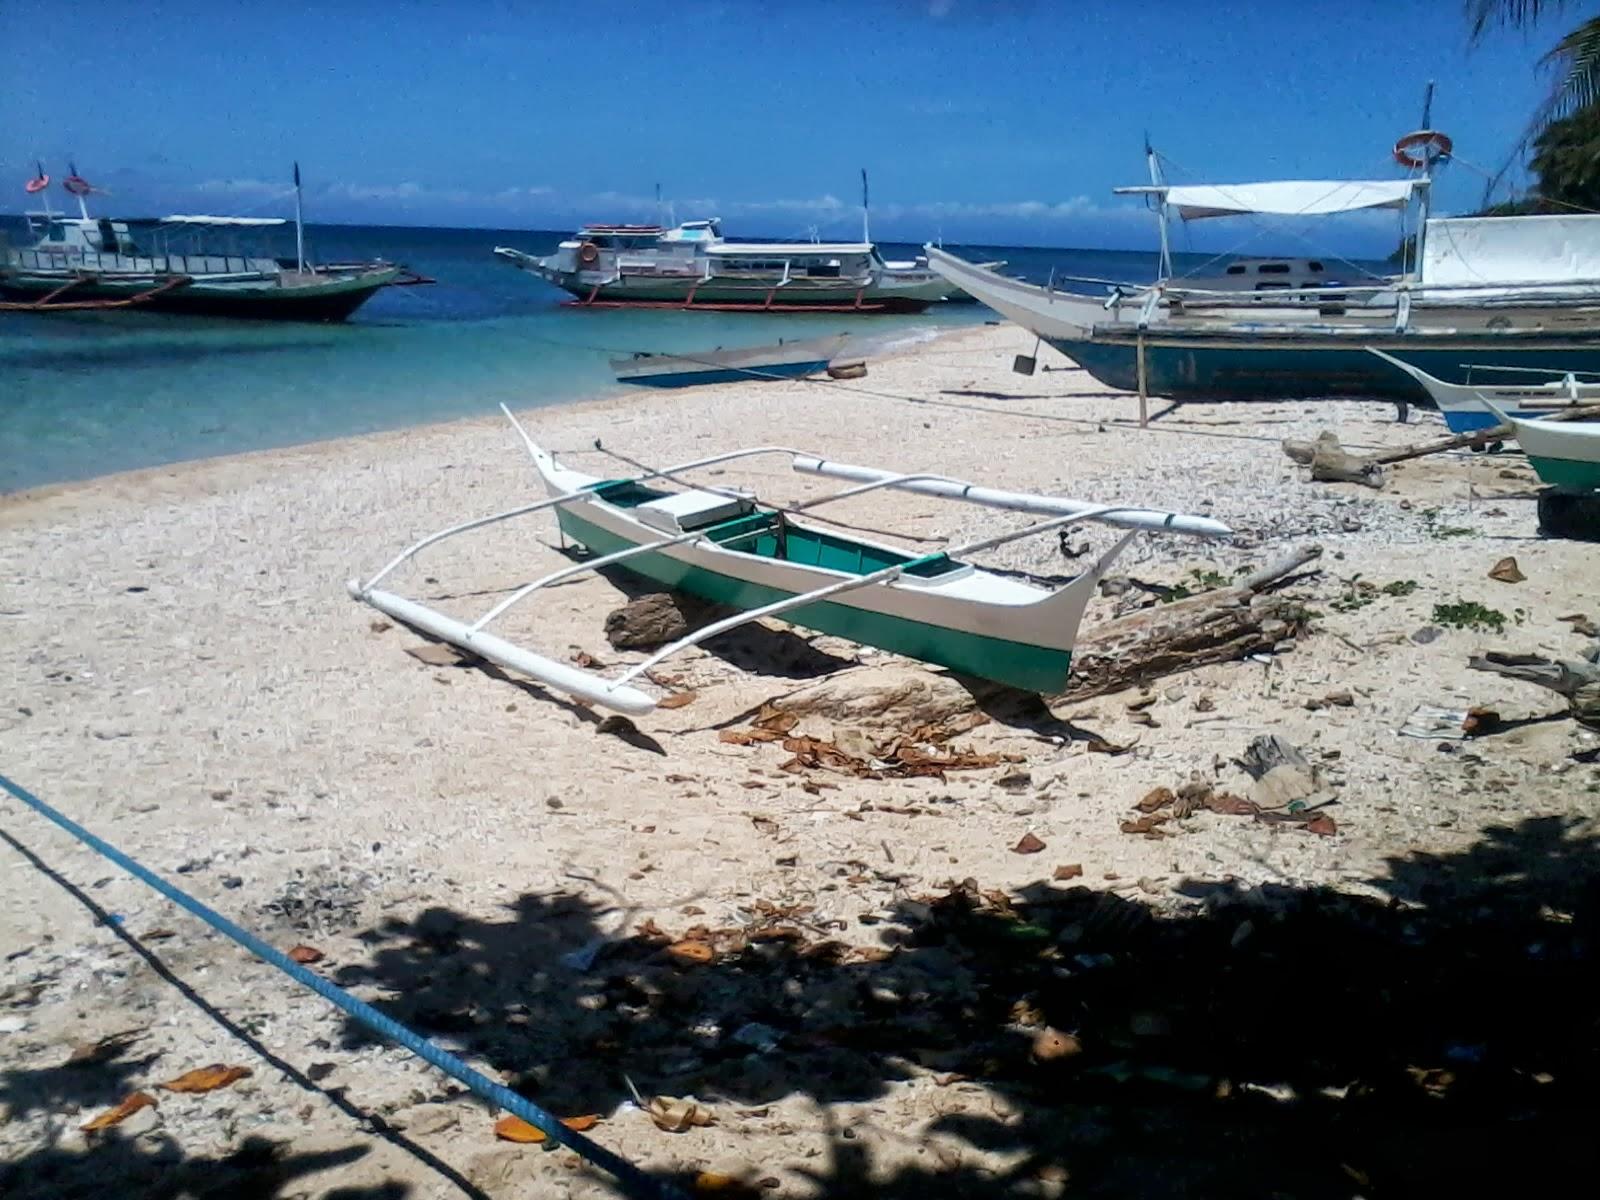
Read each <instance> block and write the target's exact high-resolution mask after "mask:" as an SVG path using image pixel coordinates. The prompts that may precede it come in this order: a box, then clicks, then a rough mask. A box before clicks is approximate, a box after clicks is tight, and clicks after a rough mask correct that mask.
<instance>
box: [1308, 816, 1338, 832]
mask: <svg viewBox="0 0 1600 1200" xmlns="http://www.w3.org/2000/svg"><path fill="white" fill-rule="evenodd" d="M1305 829H1306V832H1307V833H1316V834H1320V835H1321V836H1323V837H1332V836H1333V835H1334V834H1335V833H1337V832H1339V827H1338V826H1337V825H1335V824H1334V823H1333V818H1332V817H1330V816H1328V814H1327V813H1318V814H1317V815H1316V816H1314V817H1312V818H1311V820H1309V821H1307V822H1306V824H1305Z"/></svg>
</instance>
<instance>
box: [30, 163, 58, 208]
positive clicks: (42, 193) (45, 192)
mask: <svg viewBox="0 0 1600 1200" xmlns="http://www.w3.org/2000/svg"><path fill="white" fill-rule="evenodd" d="M33 165H34V166H35V167H37V168H38V170H39V174H38V175H37V176H36V178H38V179H43V180H44V181H45V186H44V187H42V188H40V189H39V198H40V199H41V200H43V201H44V219H45V220H46V221H53V220H55V217H56V214H55V213H54V212H53V211H52V210H51V208H50V187H49V183H50V177H49V176H48V175H46V174H45V173H44V164H43V163H42V162H40V161H39V160H38V159H34V162H33Z"/></svg>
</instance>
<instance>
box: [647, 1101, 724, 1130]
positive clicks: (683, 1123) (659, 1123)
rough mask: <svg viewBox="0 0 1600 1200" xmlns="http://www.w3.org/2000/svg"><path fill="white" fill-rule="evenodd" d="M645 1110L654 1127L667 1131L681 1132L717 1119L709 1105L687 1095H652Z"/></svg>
mask: <svg viewBox="0 0 1600 1200" xmlns="http://www.w3.org/2000/svg"><path fill="white" fill-rule="evenodd" d="M645 1111H646V1112H647V1113H649V1114H650V1119H651V1120H652V1121H654V1122H655V1125H656V1128H657V1129H662V1130H665V1131H666V1132H667V1133H683V1132H684V1131H685V1130H688V1129H693V1128H695V1127H696V1126H697V1125H710V1124H712V1123H713V1122H715V1121H716V1119H717V1117H716V1114H715V1113H714V1112H713V1111H712V1110H711V1109H710V1108H709V1107H707V1106H706V1105H703V1104H700V1103H699V1102H697V1101H696V1100H694V1099H692V1098H689V1097H685V1098H683V1099H679V1098H678V1097H676V1096H652V1097H651V1098H650V1103H649V1105H648V1106H647V1107H646V1108H645Z"/></svg>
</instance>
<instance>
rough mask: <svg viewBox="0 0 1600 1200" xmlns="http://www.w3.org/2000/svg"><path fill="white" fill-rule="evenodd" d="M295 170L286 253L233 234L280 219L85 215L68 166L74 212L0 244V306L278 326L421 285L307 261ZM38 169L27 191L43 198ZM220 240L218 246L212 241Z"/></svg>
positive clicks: (378, 265) (32, 220)
mask: <svg viewBox="0 0 1600 1200" xmlns="http://www.w3.org/2000/svg"><path fill="white" fill-rule="evenodd" d="M299 176H300V173H299V169H298V168H296V170H295V192H296V205H295V213H296V216H295V220H294V222H293V225H294V228H295V257H293V258H276V257H271V256H268V255H265V254H260V253H254V254H252V253H248V252H244V251H241V250H240V249H239V247H238V246H237V244H236V243H237V241H238V235H239V234H241V233H246V232H251V233H255V234H257V235H260V234H262V233H264V232H265V231H267V230H271V229H277V228H282V227H284V226H287V225H289V224H290V222H289V221H288V220H286V219H284V218H281V217H219V216H203V215H195V216H170V217H163V218H160V219H155V218H144V219H136V218H111V217H99V218H96V217H91V216H90V215H89V210H88V206H87V204H86V202H85V197H87V196H88V195H90V194H91V193H93V192H94V191H95V190H96V189H95V188H94V187H93V186H92V185H91V184H89V183H88V182H87V181H85V180H84V179H83V178H81V177H80V176H79V175H78V174H77V172H76V170H74V171H73V172H72V174H70V175H68V176H67V177H66V179H65V180H63V181H62V186H63V188H65V190H66V191H67V192H68V193H69V194H70V195H72V196H73V197H74V198H75V199H76V200H77V203H78V212H79V215H78V216H76V217H71V216H65V215H63V214H61V213H57V212H53V211H51V209H50V208H49V205H48V202H46V206H45V208H44V210H43V211H40V212H30V213H27V214H26V220H27V223H28V230H29V233H30V234H31V235H32V236H33V237H34V238H35V240H34V242H33V244H32V245H30V246H26V247H21V248H16V247H11V246H8V245H4V244H3V243H0V297H3V298H4V299H5V301H7V303H4V304H0V309H3V310H10V311H24V312H73V311H84V310H90V309H120V308H133V307H137V308H141V309H148V310H150V311H152V312H166V313H192V314H196V315H204V316H214V317H246V318H252V319H262V320H281V321H343V320H344V319H345V318H347V317H348V316H350V314H351V313H353V312H355V310H356V309H358V308H360V307H361V305H362V304H364V303H366V301H367V300H369V299H370V298H371V297H372V296H373V294H374V293H376V292H377V291H378V290H379V289H380V288H384V287H391V286H398V285H405V284H411V283H431V282H432V281H431V280H427V279H424V278H422V277H421V276H419V275H415V274H413V273H411V272H409V271H407V270H406V268H404V267H402V266H397V265H395V264H393V263H387V262H381V261H379V262H364V263H334V264H326V265H313V264H312V263H311V262H310V261H309V260H308V259H307V258H306V255H305V251H304V236H303V228H302V226H301V223H300V219H299V211H300V209H299V201H298V196H299ZM49 183H50V177H49V176H48V175H46V174H45V173H44V170H43V168H42V167H41V168H40V170H39V174H38V175H37V176H36V177H35V178H34V179H33V180H31V181H29V183H28V186H27V191H28V194H29V195H43V194H45V189H46V188H47V187H48V186H49ZM218 242H221V243H222V244H221V245H218V244H217V243H218Z"/></svg>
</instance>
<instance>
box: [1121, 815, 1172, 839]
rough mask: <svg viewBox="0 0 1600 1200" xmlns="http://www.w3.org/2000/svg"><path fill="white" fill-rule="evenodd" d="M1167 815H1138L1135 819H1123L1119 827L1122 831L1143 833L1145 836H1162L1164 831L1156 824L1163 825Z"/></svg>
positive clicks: (1164, 834) (1164, 835)
mask: <svg viewBox="0 0 1600 1200" xmlns="http://www.w3.org/2000/svg"><path fill="white" fill-rule="evenodd" d="M1168 820H1170V818H1169V817H1163V816H1156V815H1151V816H1148V817H1140V818H1139V819H1138V820H1137V821H1124V822H1122V824H1121V826H1120V828H1121V830H1122V832H1123V833H1132V834H1143V835H1144V836H1145V837H1147V838H1164V837H1166V836H1167V835H1166V833H1165V832H1163V831H1162V830H1161V829H1160V828H1158V826H1161V825H1165V824H1166V823H1167V821H1168Z"/></svg>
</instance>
